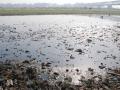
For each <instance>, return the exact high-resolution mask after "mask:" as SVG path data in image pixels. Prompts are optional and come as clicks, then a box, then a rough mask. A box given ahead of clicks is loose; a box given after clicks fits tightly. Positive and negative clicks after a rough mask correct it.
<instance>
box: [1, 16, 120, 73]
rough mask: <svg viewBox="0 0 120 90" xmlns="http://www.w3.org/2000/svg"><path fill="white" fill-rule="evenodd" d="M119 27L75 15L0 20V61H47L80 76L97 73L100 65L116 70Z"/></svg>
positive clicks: (119, 54)
mask: <svg viewBox="0 0 120 90" xmlns="http://www.w3.org/2000/svg"><path fill="white" fill-rule="evenodd" d="M119 25H120V24H119V22H118V21H111V20H104V19H100V18H95V17H88V16H75V15H41V16H0V59H1V60H3V61H5V60H33V59H35V60H37V62H38V63H41V62H47V61H48V62H51V63H52V66H53V67H55V68H54V69H55V70H56V68H57V70H58V69H59V70H63V71H64V70H65V69H66V68H69V69H70V70H72V69H76V68H79V69H80V70H81V73H82V72H85V71H86V70H87V69H88V68H90V67H91V68H93V69H94V70H95V71H100V70H101V69H100V68H99V67H100V66H101V63H102V66H104V67H113V68H115V67H119V66H120V27H119ZM78 49H79V50H81V52H76V51H78ZM57 70H56V71H57ZM101 72H102V71H101Z"/></svg>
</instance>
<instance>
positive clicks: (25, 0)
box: [0, 0, 114, 4]
mask: <svg viewBox="0 0 120 90" xmlns="http://www.w3.org/2000/svg"><path fill="white" fill-rule="evenodd" d="M106 1H114V0H0V3H56V4H66V3H70V4H74V3H94V2H106Z"/></svg>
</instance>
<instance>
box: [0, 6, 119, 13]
mask: <svg viewBox="0 0 120 90" xmlns="http://www.w3.org/2000/svg"><path fill="white" fill-rule="evenodd" d="M54 14H55V15H56V14H105V15H106V14H111V15H120V9H88V8H59V7H56V8H0V15H54Z"/></svg>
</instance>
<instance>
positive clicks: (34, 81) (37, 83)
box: [0, 60, 120, 90]
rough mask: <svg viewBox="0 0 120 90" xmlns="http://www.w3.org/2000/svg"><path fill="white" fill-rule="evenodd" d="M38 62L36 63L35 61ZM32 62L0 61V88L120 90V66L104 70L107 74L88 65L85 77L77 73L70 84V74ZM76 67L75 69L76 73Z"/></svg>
mask: <svg viewBox="0 0 120 90" xmlns="http://www.w3.org/2000/svg"><path fill="white" fill-rule="evenodd" d="M37 65H38V64H37ZM37 65H35V61H27V60H25V61H23V62H21V63H20V62H19V63H18V62H14V61H12V62H11V61H6V62H4V63H3V62H1V63H0V89H1V90H6V89H8V90H9V89H10V90H98V89H100V90H113V89H114V90H119V89H120V69H114V70H113V69H110V68H109V69H107V68H106V69H107V70H106V75H105V76H104V77H103V76H102V75H99V74H97V75H95V72H94V69H92V68H88V71H87V74H88V75H89V78H86V76H80V79H79V80H78V82H79V83H78V84H73V83H72V80H73V79H72V77H71V76H67V75H65V74H66V73H67V72H69V70H68V69H67V70H66V72H65V73H64V75H63V74H62V73H60V72H55V71H54V70H53V69H52V68H51V63H49V62H47V63H41V64H39V66H37ZM78 73H79V70H78V69H76V74H78Z"/></svg>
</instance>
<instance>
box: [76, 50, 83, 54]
mask: <svg viewBox="0 0 120 90" xmlns="http://www.w3.org/2000/svg"><path fill="white" fill-rule="evenodd" d="M75 52H79V54H82V53H83V51H82V49H77V50H75Z"/></svg>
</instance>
